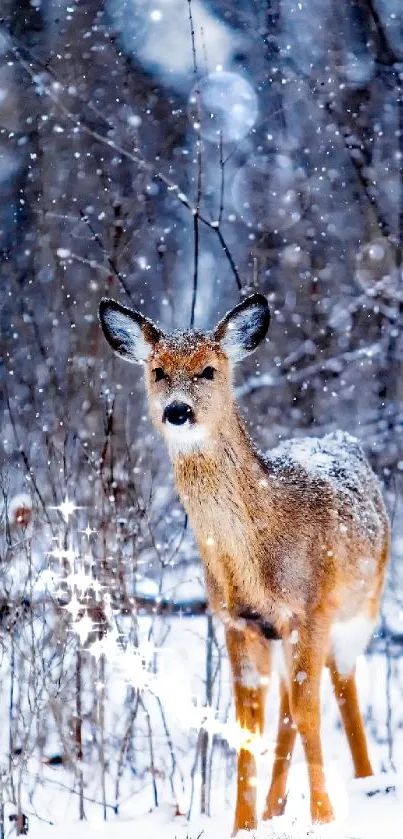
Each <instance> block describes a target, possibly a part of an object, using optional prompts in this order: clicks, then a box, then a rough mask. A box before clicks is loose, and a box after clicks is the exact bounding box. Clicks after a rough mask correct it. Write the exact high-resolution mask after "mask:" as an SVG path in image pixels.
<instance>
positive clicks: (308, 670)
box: [289, 616, 334, 823]
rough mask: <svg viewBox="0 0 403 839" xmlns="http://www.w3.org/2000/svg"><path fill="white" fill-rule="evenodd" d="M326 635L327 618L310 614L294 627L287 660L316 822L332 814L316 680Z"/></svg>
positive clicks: (327, 820) (329, 819)
mask: <svg viewBox="0 0 403 839" xmlns="http://www.w3.org/2000/svg"><path fill="white" fill-rule="evenodd" d="M328 635H329V624H328V622H327V621H326V620H325V619H324V618H323V616H314V617H313V619H311V621H310V623H309V626H301V627H300V628H299V629H298V641H297V643H296V644H295V645H293V650H292V652H291V653H290V660H289V670H290V701H291V713H292V718H293V720H294V723H295V725H296V726H297V729H298V732H299V734H300V736H301V740H302V744H303V747H304V752H305V758H306V762H307V765H308V777H309V787H310V798H311V817H312V821H313V822H319V823H325V822H329V821H332V819H333V818H334V816H333V810H332V805H331V803H330V799H329V796H328V794H327V791H326V784H325V774H324V766H323V754H322V743H321V733H320V680H321V675H322V670H323V667H324V664H325V660H326V654H327V646H328Z"/></svg>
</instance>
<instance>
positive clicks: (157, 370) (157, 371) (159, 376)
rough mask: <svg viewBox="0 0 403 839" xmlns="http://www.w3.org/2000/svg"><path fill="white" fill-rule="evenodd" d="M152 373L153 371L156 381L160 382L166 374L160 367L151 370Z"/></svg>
mask: <svg viewBox="0 0 403 839" xmlns="http://www.w3.org/2000/svg"><path fill="white" fill-rule="evenodd" d="M153 373H154V376H155V381H156V382H161V381H162V379H166V375H165V373H164V371H163V369H162V367H156V368H155V370H153Z"/></svg>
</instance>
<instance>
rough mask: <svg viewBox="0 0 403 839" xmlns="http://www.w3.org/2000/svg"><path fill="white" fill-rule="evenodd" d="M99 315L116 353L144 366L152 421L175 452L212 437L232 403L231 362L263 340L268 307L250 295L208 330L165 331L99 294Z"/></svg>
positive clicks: (200, 445)
mask: <svg viewBox="0 0 403 839" xmlns="http://www.w3.org/2000/svg"><path fill="white" fill-rule="evenodd" d="M100 319H101V325H102V329H103V332H104V335H105V337H106V339H107V341H108V342H109V344H110V345H111V347H112V349H113V350H114V351H115V352H116V353H117V355H119V356H120V357H121V358H124V359H125V360H126V361H130V362H132V363H140V364H143V365H144V368H145V380H146V386H147V393H148V402H149V409H150V414H151V418H152V421H153V423H154V425H155V426H156V428H157V429H158V430H159V431H160V432H161V433H162V435H163V436H164V437H165V439H166V442H167V444H168V448H169V450H170V453H171V455H175V454H180V453H181V452H186V451H189V450H192V449H201V448H203V447H205V446H208V445H209V443H211V442H213V441H214V439H216V435H217V432H218V430H219V428H220V423H221V424H222V422H223V419H224V418H225V417H226V416H227V414H228V411H229V408H230V406H231V405H232V402H233V391H232V369H233V365H234V364H235V363H236V362H237V361H240V360H241V359H242V358H244V357H245V356H246V355H249V354H250V353H251V352H253V351H254V350H255V349H256V347H257V346H258V344H260V342H261V341H263V339H264V338H265V336H266V333H267V330H268V328H269V323H270V310H269V306H268V303H267V300H266V298H265V297H264V296H263V295H262V294H254V295H252V296H251V297H248V298H247V299H245V300H244V301H243V302H242V303H240V304H239V305H238V306H235V308H234V309H232V310H231V311H230V312H228V314H227V315H225V317H224V318H223V319H222V320H221V321H220V322H219V324H218V325H217V326H216V327H215V329H214V330H213V331H212V332H197V331H195V330H190V331H184V332H179V331H178V332H171V333H164V332H162V331H161V330H160V329H159V328H158V327H157V326H156V325H155V324H154V323H153V322H152V321H151V320H149V319H148V318H146V317H144V315H142V314H140V312H136V311H134V310H132V309H128V308H126V307H125V306H122V305H121V304H120V303H117V302H116V301H115V300H110V299H103V300H101V304H100Z"/></svg>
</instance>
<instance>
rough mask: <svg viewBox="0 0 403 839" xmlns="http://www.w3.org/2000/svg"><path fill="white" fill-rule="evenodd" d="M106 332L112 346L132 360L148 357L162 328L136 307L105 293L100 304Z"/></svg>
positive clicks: (118, 352) (124, 356) (160, 334)
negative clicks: (137, 310)
mask: <svg viewBox="0 0 403 839" xmlns="http://www.w3.org/2000/svg"><path fill="white" fill-rule="evenodd" d="M99 319H100V321H101V326H102V330H103V333H104V335H105V338H106V340H107V341H108V344H110V345H111V347H112V349H113V350H114V351H115V353H117V355H120V356H121V358H124V359H125V360H126V361H131V362H132V363H133V364H135V363H142V362H144V361H147V359H148V357H149V355H150V353H151V351H152V349H153V347H154V346H155V344H156V343H158V341H159V340H160V338H161V336H162V332H161V331H160V330H159V329H158V328H157V327H156V326H155V324H154V323H153V322H152V321H151V320H149V319H148V318H145V317H144V315H141V314H140V312H136V311H134V309H128V308H126V306H122V305H121V304H120V303H117V302H116V300H110V299H109V298H107V297H104V298H103V299H102V300H101V302H100V304H99Z"/></svg>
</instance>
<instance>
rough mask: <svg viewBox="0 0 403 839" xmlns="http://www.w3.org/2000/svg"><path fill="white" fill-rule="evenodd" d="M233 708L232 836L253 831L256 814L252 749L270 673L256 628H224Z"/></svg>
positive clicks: (266, 651)
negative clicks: (237, 731) (237, 737)
mask: <svg viewBox="0 0 403 839" xmlns="http://www.w3.org/2000/svg"><path fill="white" fill-rule="evenodd" d="M226 642H227V650H228V657H229V661H230V665H231V670H232V679H233V686H234V697H235V711H236V718H237V722H238V724H239V726H240V728H241V730H242V739H241V745H240V748H239V752H238V768H237V798H236V809H235V820H234V831H233V835H235V834H236V833H237V831H238V830H253V829H254V828H255V827H256V826H257V813H256V792H257V790H256V787H257V776H256V757H255V755H256V751H258V750H259V748H260V746H259V740H260V737H261V736H262V734H263V729H264V713H265V701H266V696H267V688H268V684H269V679H270V672H271V645H270V643H269V642H268V641H267V640H266V639H265V638H264V637H263V636H262V635H261V634H260V633H258V632H256V630H251V629H245V630H239V629H234V628H232V627H231V628H229V629H227V630H226Z"/></svg>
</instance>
